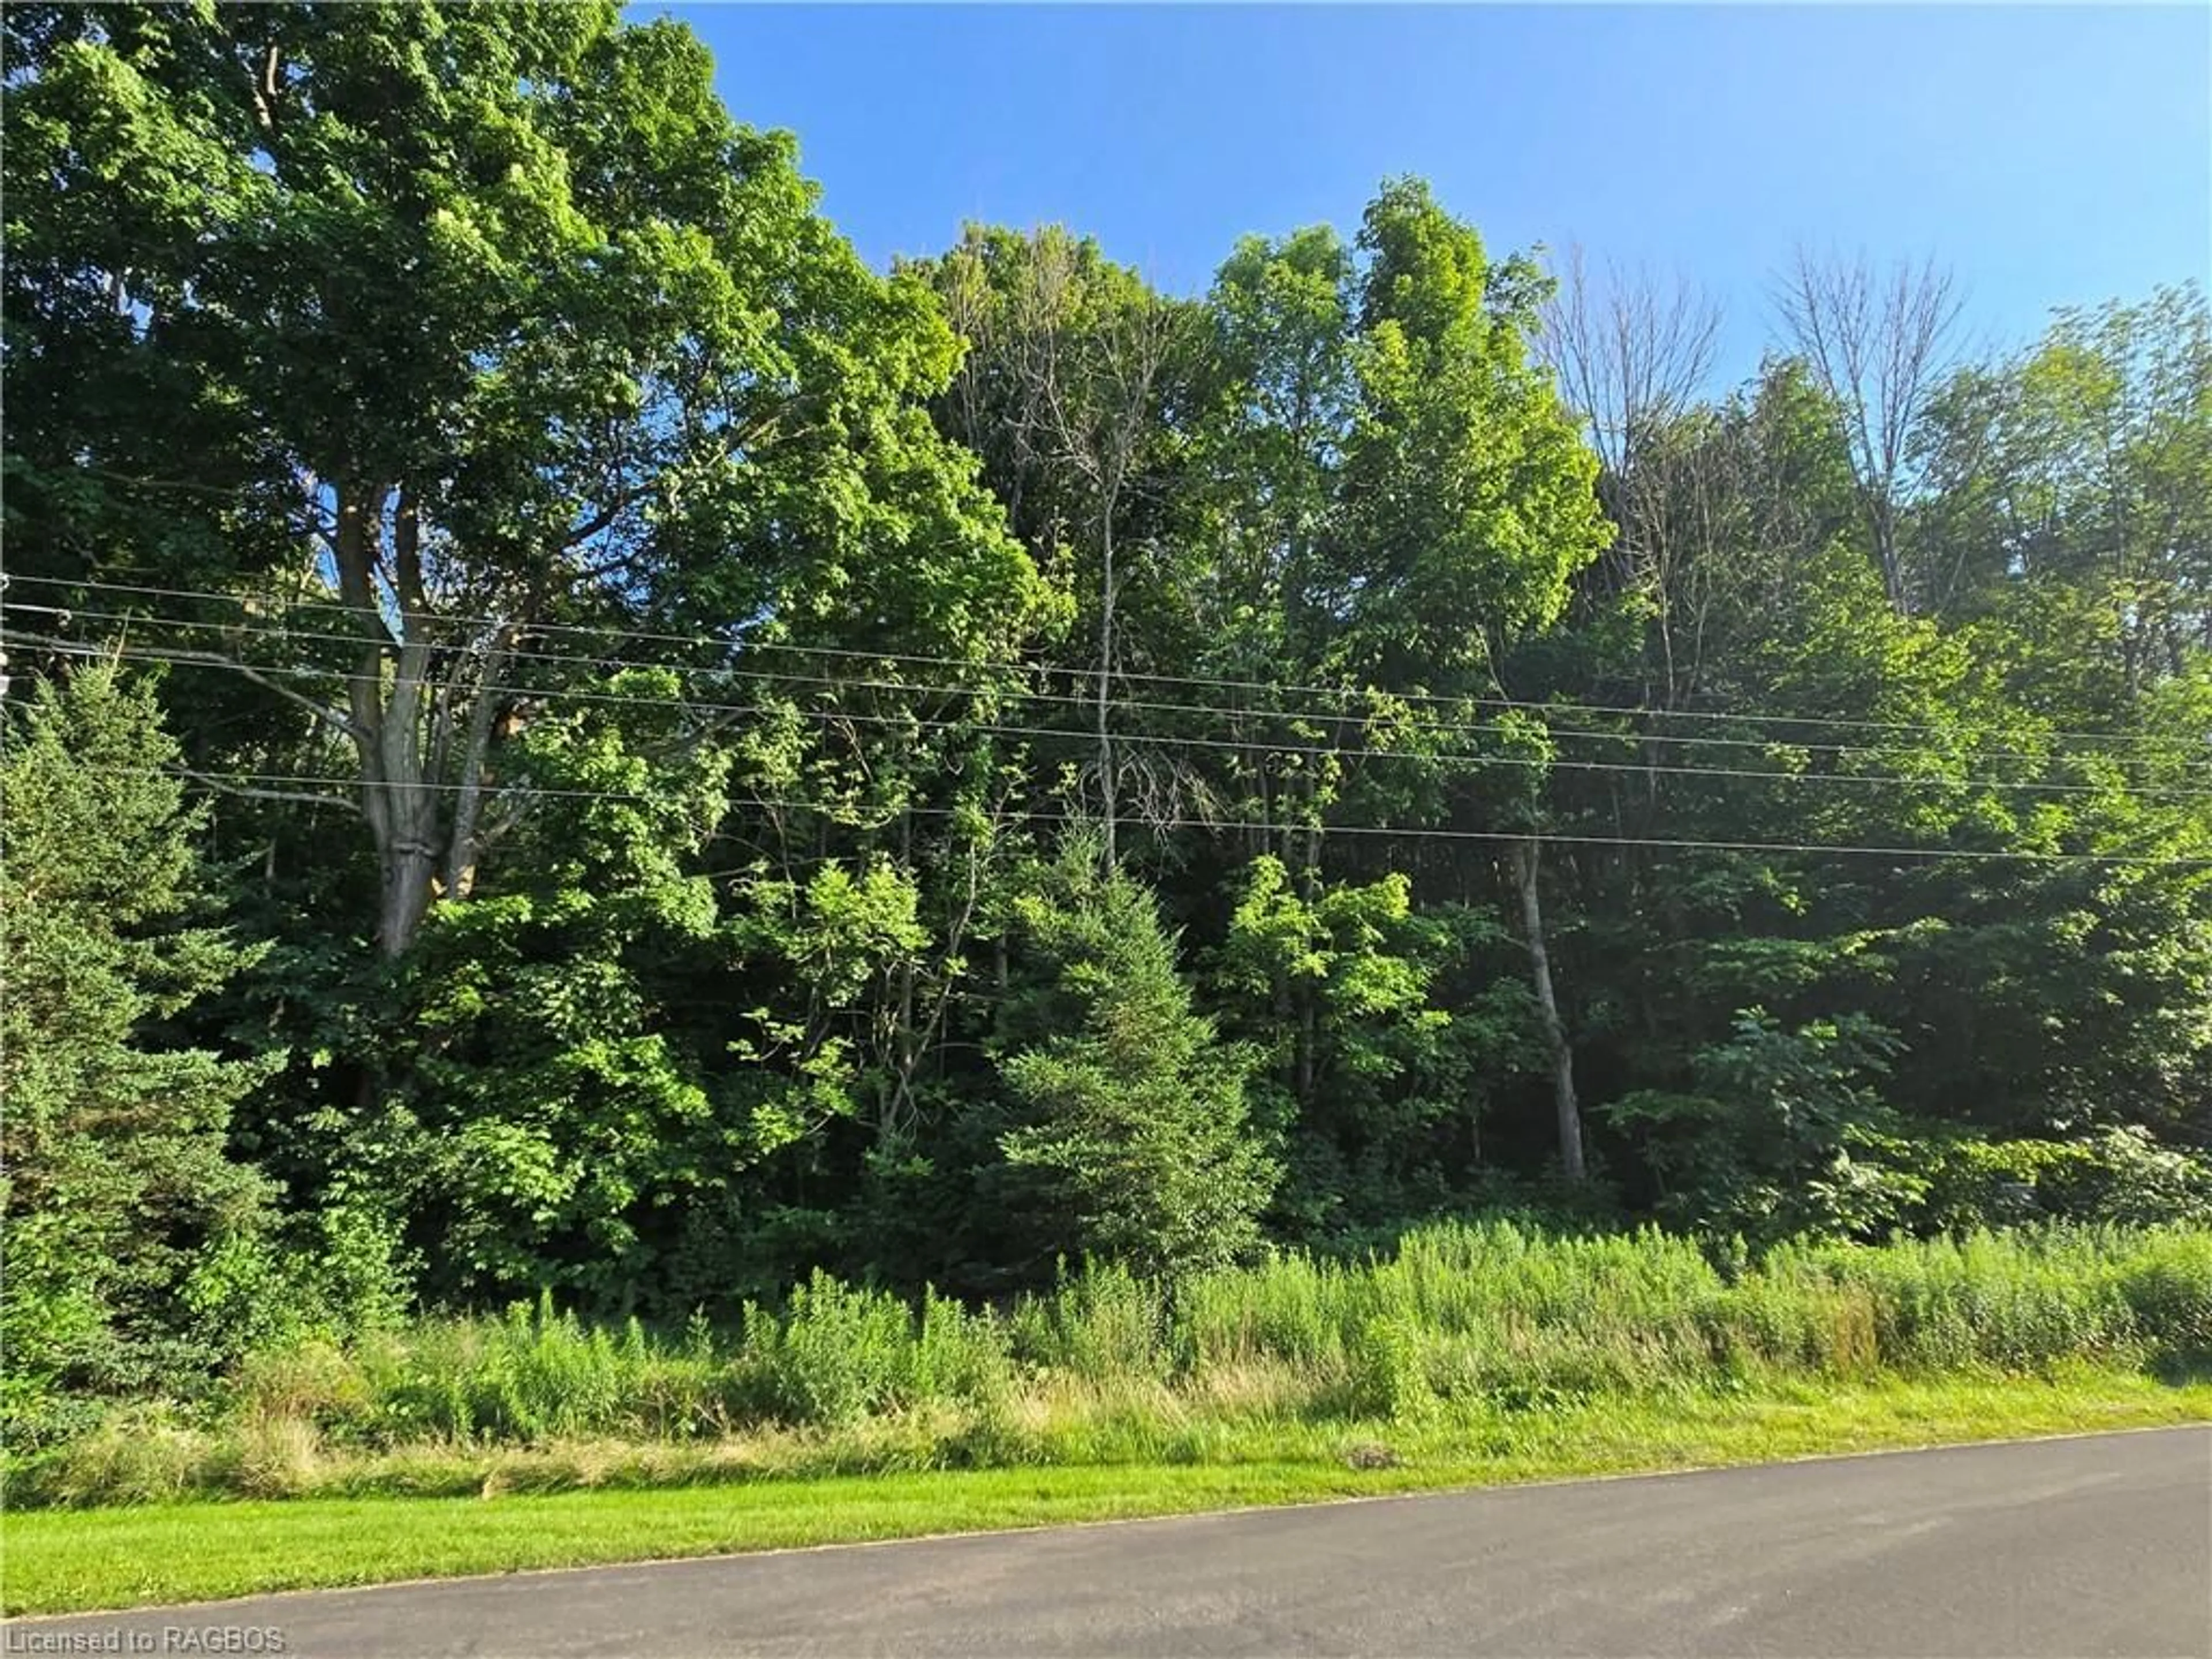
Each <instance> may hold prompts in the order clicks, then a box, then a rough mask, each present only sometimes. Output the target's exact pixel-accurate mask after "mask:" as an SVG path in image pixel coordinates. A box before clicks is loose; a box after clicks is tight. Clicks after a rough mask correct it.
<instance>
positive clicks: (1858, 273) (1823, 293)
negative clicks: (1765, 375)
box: [1776, 248, 1963, 613]
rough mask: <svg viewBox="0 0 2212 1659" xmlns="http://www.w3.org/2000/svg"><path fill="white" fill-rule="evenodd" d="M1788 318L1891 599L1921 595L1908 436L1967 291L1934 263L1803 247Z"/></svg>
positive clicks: (1939, 370) (1905, 604) (1785, 306)
mask: <svg viewBox="0 0 2212 1659" xmlns="http://www.w3.org/2000/svg"><path fill="white" fill-rule="evenodd" d="M1776 303H1777V307H1778V309H1779V311H1780V312H1781V313H1782V320H1783V322H1784V325H1785V326H1786V327H1787V328H1788V330H1789V331H1790V337H1791V339H1792V341H1793V342H1794V343H1796V347H1797V349H1798V351H1799V353H1800V354H1801V355H1802V356H1803V357H1804V359H1805V362H1806V363H1807V365H1808V367H1809V368H1811V369H1812V371H1813V373H1814V375H1815V376H1816V377H1817V378H1818V380H1819V381H1820V386H1821V389H1822V390H1823V391H1825V392H1826V393H1827V394H1828V396H1829V398H1831V399H1832V400H1833V402H1834V404H1835V405H1836V410H1837V416H1838V422H1840V424H1841V426H1842V428H1843V435H1844V440H1845V442H1846V444H1847V446H1848V447H1849V449H1850V458H1851V466H1852V470H1853V471H1855V472H1856V473H1857V479H1858V487H1859V495H1860V499H1861V501H1862V502H1863V505H1864V507H1865V510H1866V513H1867V518H1868V526H1869V529H1870V530H1871V532H1873V536H1874V543H1875V557H1876V558H1877V559H1878V560H1879V561H1880V562H1881V574H1882V584H1883V586H1884V587H1885V589H1886V590H1887V592H1888V594H1889V599H1890V603H1891V604H1892V605H1894V606H1895V607H1896V608H1897V609H1898V610H1899V611H1900V612H1906V613H1909V612H1910V611H1911V609H1912V605H1913V601H1914V599H1915V598H1916V595H1915V593H1914V592H1913V589H1914V586H1915V583H1914V581H1913V580H1912V577H1911V573H1910V572H1908V571H1907V570H1906V569H1905V560H1904V556H1903V553H1902V552H1901V550H1899V545H1898V534H1897V520H1898V516H1899V507H1901V505H1902V504H1903V501H1904V498H1905V495H1906V494H1907V492H1908V490H1909V489H1910V487H1911V483H1912V480H1911V478H1910V477H1908V475H1907V463H1908V460H1909V459H1910V456H1911V440H1912V435H1913V433H1914V432H1915V430H1916V429H1917V427H1918V424H1919V421H1920V417H1921V415H1922V413H1923V411H1924V410H1925V409H1926V407H1927V404H1928V401H1929V398H1930V397H1931V396H1932V395H1933V393H1934V392H1935V389H1936V385H1937V384H1938V383H1939V381H1940V380H1942V375H1943V374H1944V372H1945V370H1946V369H1947V368H1948V366H1949V364H1950V362H1951V357H1952V346H1953V342H1954V331H1955V329H1956V326H1957V324H1958V320H1959V313H1960V307H1961V306H1962V304H1963V300H1962V297H1961V295H1960V294H1959V292H1958V290H1957V288H1956V285H1955V284H1954V282H1953V281H1952V278H1951V276H1950V274H1949V273H1948V271H1944V270H1940V269H1938V268H1937V266H1936V264H1934V263H1933V262H1932V261H1929V262H1925V263H1923V264H1921V265H1919V266H1918V267H1917V268H1916V267H1914V266H1913V265H1911V264H1906V263H1903V262H1900V263H1899V264H1896V265H1894V266H1893V267H1891V269H1890V270H1888V271H1887V273H1877V272H1876V271H1875V270H1874V269H1873V268H1872V267H1871V266H1870V265H1869V264H1868V263H1867V262H1866V260H1865V259H1864V258H1859V259H1856V260H1852V261H1849V262H1846V261H1843V260H1839V259H1833V258H1830V259H1826V260H1822V259H1816V258H1814V257H1813V256H1812V255H1811V254H1810V253H1808V252H1806V251H1805V250H1804V249H1802V248H1800V249H1799V250H1798V252H1797V256H1796V263H1795V264H1793V265H1792V267H1791V268H1790V273H1789V275H1788V276H1787V277H1786V278H1785V280H1784V283H1783V285H1782V287H1781V289H1780V290H1779V291H1778V294H1777V296H1776Z"/></svg>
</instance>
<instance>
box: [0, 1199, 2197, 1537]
mask: <svg viewBox="0 0 2212 1659" xmlns="http://www.w3.org/2000/svg"><path fill="white" fill-rule="evenodd" d="M2208 1342H2212V1234H2208V1233H2207V1232H2205V1231H2203V1229H2201V1228H2200V1229H2187V1228H2177V1227H2162V1228H2130V1227H2112V1226H2103V1227H2063V1226H2062V1227H2045V1228H2039V1229H2033V1230H2022V1231H2015V1232H2010V1233H2002V1234H1988V1233H1979V1234H1971V1235H1967V1236H1965V1237H1960V1238H1959V1239H1955V1240H1939V1241H1933V1242H1911V1241H1899V1242H1893V1243H1887V1244H1883V1245H1877V1246H1869V1245H1857V1244H1844V1243H1827V1242H1814V1243H1785V1244H1781V1245H1778V1246H1776V1247H1774V1248H1772V1249H1769V1250H1767V1251H1765V1252H1764V1253H1763V1254H1762V1255H1760V1256H1759V1259H1758V1260H1757V1261H1753V1262H1749V1263H1747V1264H1745V1265H1744V1266H1743V1267H1741V1269H1740V1270H1739V1271H1737V1272H1736V1273H1734V1274H1731V1275H1723V1273H1720V1272H1719V1271H1717V1269H1716V1268H1715V1267H1713V1266H1712V1265H1711V1262H1710V1261H1708V1260H1707V1257H1706V1255H1705V1253H1704V1252H1702V1251H1701V1250H1700V1249H1699V1248H1698V1247H1697V1246H1696V1245H1695V1244H1694V1243H1692V1242H1691V1241H1688V1240H1686V1239H1680V1238H1674V1237H1668V1236H1666V1235H1664V1234H1662V1233H1659V1232H1656V1231H1650V1230H1646V1231H1642V1232H1639V1233H1637V1234H1634V1235H1625V1234H1624V1235H1613V1236H1583V1237H1547V1236H1545V1235H1543V1234H1541V1233H1538V1232H1535V1231H1530V1230H1528V1229H1523V1228H1520V1227H1516V1226H1514V1225H1510V1224H1507V1223H1499V1222H1492V1223H1485V1224H1482V1225H1473V1226H1444V1227H1437V1228H1431V1229H1429V1230H1426V1231H1421V1232H1419V1233H1415V1234H1412V1235H1409V1236H1408V1237H1407V1238H1406V1239H1405V1240H1404V1241H1403V1243H1402V1244H1401V1248H1400V1249H1398V1250H1397V1251H1396V1252H1395V1253H1394V1254H1392V1255H1389V1256H1384V1257H1378V1258H1376V1259H1373V1260H1370V1261H1365V1262H1361V1263H1357V1264H1352V1263H1346V1262H1341V1261H1322V1260H1319V1259H1316V1258H1314V1257H1311V1256H1308V1255H1295V1254H1294V1255H1283V1256H1279V1257H1277V1258H1275V1259H1273V1260H1271V1261H1267V1262H1264V1263H1261V1264H1257V1265H1255V1266H1253V1267H1247V1268H1230V1269H1221V1270H1217V1271H1215V1272H1212V1273H1204V1274H1200V1275H1197V1276H1195V1277H1194V1278H1191V1279H1186V1280H1184V1281H1182V1283H1180V1284H1178V1285H1175V1286H1173V1287H1172V1289H1170V1286H1169V1285H1166V1284H1165V1283H1164V1282H1163V1281H1159V1280H1156V1279H1140V1278H1139V1277H1137V1276H1135V1275H1133V1274H1132V1273H1129V1272H1128V1271H1127V1269H1125V1268H1121V1267H1097V1266H1092V1267H1085V1268H1084V1269H1083V1270H1081V1271H1079V1272H1074V1273H1063V1274H1062V1276H1061V1279H1060V1283H1059V1285H1057V1286H1056V1287H1054V1289H1053V1290H1052V1291H1048V1292H1046V1293H1042V1294H1040V1295H1036V1296H1031V1297H1023V1298H1021V1299H1019V1300H1018V1301H1017V1302H1016V1303H1015V1304H1013V1305H1012V1307H1011V1308H1010V1309H1009V1310H1006V1312H1004V1313H998V1312H992V1311H987V1310H983V1311H977V1310H967V1309H963V1308H962V1307H961V1306H959V1305H958V1304H955V1303H952V1302H950V1301H948V1300H946V1299H945V1298H942V1297H937V1296H935V1295H934V1294H929V1293H925V1294H924V1295H923V1296H921V1297H919V1298H916V1299H913V1300H908V1299H906V1298H902V1297H894V1296H891V1295H889V1294H887V1293H885V1292H884V1291H877V1290H871V1289H866V1288H861V1287H859V1286H854V1285H848V1284H845V1283H842V1282H841V1281H839V1280H837V1279H832V1278H829V1277H828V1276H827V1275H817V1276H815V1277H814V1278H812V1279H811V1280H810V1281H809V1282H807V1283H806V1284H805V1285H802V1286H800V1287H799V1289H797V1290H796V1291H793V1293H792V1294H791V1295H790V1296H789V1297H787V1298H785V1299H784V1301H783V1302H782V1303H781V1304H780V1305H778V1306H776V1307H774V1308H763V1307H762V1306H759V1305H748V1306H747V1307H746V1308H745V1309H744V1316H743V1320H742V1322H741V1323H738V1324H734V1325H732V1327H730V1328H727V1329H726V1330H721V1331H717V1330H716V1329H714V1328H712V1327H710V1326H709V1325H708V1324H707V1323H706V1322H704V1321H701V1320H695V1321H694V1322H692V1323H691V1325H690V1328H688V1329H687V1330H685V1331H684V1332H683V1333H682V1334H680V1335H679V1334H662V1333H655V1332H652V1331H648V1330H647V1329H645V1328H641V1327H640V1326H639V1325H638V1324H637V1323H636V1322H635V1321H632V1322H627V1323H623V1324H620V1325H613V1326H609V1325H593V1324H587V1323H586V1322H581V1321H580V1320H578V1319H577V1318H576V1317H574V1316H573V1315H571V1314H568V1313H566V1312H561V1311H556V1310H554V1309H553V1308H552V1307H551V1305H550V1304H549V1303H544V1302H541V1303H540V1304H538V1305H537V1306H536V1307H534V1308H533V1307H532V1306H530V1305H528V1304H518V1305H516V1306H514V1307H513V1308H511V1309H509V1310H507V1312H506V1313H505V1314H504V1315H502V1316H477V1317H472V1318H466V1319H451V1318H440V1319H430V1320H425V1321H420V1322H414V1323H411V1324H408V1325H405V1326H403V1327H400V1328H393V1329H391V1330H386V1331H381V1332H376V1333H371V1334H366V1335H363V1336H362V1337H359V1338H357V1339H356V1340H353V1341H351V1342H349V1343H348V1344H345V1345H343V1346H339V1345H336V1344H333V1343H331V1342H327V1341H307V1342H302V1343H299V1344H295V1345H294V1346H290V1347H288V1348H286V1349H284V1350H282V1351H279V1352H267V1353H262V1354H257V1355H255V1356H252V1358H250V1359H249V1360H248V1361H247V1363H246V1364H245V1365H244V1366H243V1367H242V1368H241V1369H240V1372H239V1374H238V1376H237V1378H236V1380H235V1383H234V1385H233V1386H232V1388H231V1389H229V1390H228V1394H227V1395H226V1397H225V1399H224V1401H223V1408H222V1415H221V1416H220V1418H218V1419H203V1423H202V1424H201V1425H195V1424H193V1423H192V1422H191V1421H190V1420H187V1419H183V1418H180V1417H179V1415H178V1414H177V1413H173V1412H165V1411H161V1410H141V1411H138V1412H137V1413H135V1414H130V1415H126V1416H125V1417H122V1418H118V1419H117V1420H116V1421H115V1422H114V1423H113V1424H112V1425H108V1426H107V1427H106V1428H105V1429H102V1430H99V1431H94V1432H92V1433H90V1434H88V1435H86V1436H84V1437H82V1438H81V1439H79V1440H78V1441H76V1442H75V1443H72V1444H70V1445H68V1446H66V1447H63V1448H59V1449H55V1450H54V1451H52V1452H51V1453H49V1454H47V1455H43V1456H41V1457H39V1458H37V1459H34V1460H32V1461H30V1462H27V1463H24V1464H21V1465H19V1467H18V1468H17V1470H16V1472H15V1477H14V1479H13V1480H12V1481H11V1495H15V1496H16V1497H17V1498H18V1501H25V1500H26V1499H27V1501H30V1502H33V1503H70V1504H76V1503H94V1502H108V1503H114V1502H138V1501H149V1500H159V1499H163V1498H175V1497H178V1496H181V1495H185V1494H187V1493H191V1492H258V1493H264V1494H270V1495H283V1494H286V1493H290V1492H302V1491H315V1490H326V1491H346V1490H359V1489H363V1488H364V1487H367V1488H373V1489H377V1490H391V1489H393V1488H394V1487H395V1486H398V1487H399V1488H401V1489H406V1488H407V1486H408V1483H410V1482H413V1483H416V1484H415V1486H414V1489H416V1490H422V1491H435V1492H446V1491H452V1492H460V1493H471V1492H477V1491H480V1490H483V1489H484V1488H485V1486H486V1484H487V1482H488V1481H490V1480H497V1479H500V1478H502V1477H501V1475H499V1474H490V1475H488V1474H486V1473H485V1471H486V1469H487V1468H489V1469H491V1470H493V1471H506V1472H512V1473H513V1478H515V1479H517V1480H520V1481H526V1480H543V1481H545V1482H547V1483H548V1484H551V1485H590V1484H599V1483H600V1482H603V1481H604V1482H610V1483H612V1484H623V1485H628V1484H654V1483H656V1482H657V1481H665V1480H697V1479H708V1480H712V1479H744V1478H753V1477H758V1476H762V1475H770V1474H826V1473H835V1472H850V1471H854V1470H868V1471H875V1472H884V1471H888V1470H894V1469H913V1468H949V1467H958V1466H963V1465H969V1464H973V1463H977V1462H983V1463H1035V1464H1045V1463H1079V1462H1164V1461H1177V1462H1187V1461H1211V1460H1213V1459H1216V1458H1218V1457H1224V1456H1226V1457H1231V1458H1241V1457H1250V1456H1269V1457H1273V1456H1279V1455H1282V1448H1283V1447H1285V1446H1297V1447H1314V1448H1325V1447H1327V1446H1328V1445H1330V1444H1332V1443H1340V1437H1341V1435H1342V1434H1343V1432H1344V1431H1358V1432H1360V1433H1362V1434H1364V1435H1373V1434H1376V1433H1381V1434H1384V1435H1387V1436H1389V1437H1390V1438H1391V1439H1392V1440H1394V1441H1401V1440H1402V1438H1404V1437H1412V1438H1414V1439H1416V1440H1419V1439H1421V1438H1423V1437H1428V1436H1431V1435H1434V1436H1438V1437H1443V1439H1445V1440H1449V1441H1451V1442H1453V1443H1465V1444H1467V1445H1468V1446H1469V1447H1472V1448H1474V1449H1480V1451H1481V1452H1482V1454H1483V1455H1486V1456H1495V1455H1501V1454H1503V1453H1504V1452H1506V1451H1508V1450H1510V1449H1513V1448H1515V1447H1516V1446H1518V1445H1519V1444H1520V1443H1522V1439H1523V1438H1524V1437H1539V1438H1541V1437H1543V1436H1545V1435H1547V1434H1549V1433H1553V1432H1556V1431H1558V1430H1559V1427H1560V1425H1562V1423H1563V1421H1564V1420H1565V1419H1566V1418H1567V1417H1568V1416H1569V1415H1570V1414H1571V1413H1574V1412H1576V1411H1577V1410H1581V1409H1595V1410H1600V1411H1602V1412H1604V1413H1607V1414H1608V1415H1612V1416H1614V1417H1616V1419H1618V1418H1619V1417H1620V1416H1623V1415H1625V1416H1626V1417H1627V1418H1628V1419H1631V1420H1635V1421H1639V1422H1641V1421H1644V1420H1647V1419H1648V1418H1649V1417H1650V1415H1651V1414H1652V1413H1654V1412H1656V1413H1657V1415H1658V1416H1659V1418H1660V1419H1662V1420H1664V1419H1665V1418H1666V1417H1667V1414H1668V1413H1675V1414H1677V1415H1681V1414H1688V1413H1694V1412H1695V1411H1696V1410H1697V1409H1698V1408H1699V1402H1701V1401H1702V1402H1708V1403H1714V1402H1721V1401H1726V1402H1729V1405H1730V1406H1731V1407H1739V1408H1740V1407H1741V1404H1742V1402H1743V1401H1744V1399H1745V1397H1746V1395H1747V1394H1752V1393H1757V1394H1761V1395H1771V1394H1773V1393H1775V1392H1776V1391H1778V1390H1780V1389H1790V1388H1792V1387H1798V1388H1802V1385H1804V1384H1806V1383H1819V1384H1820V1385H1822V1386H1823V1387H1825V1388H1829V1389H1832V1388H1835V1387H1837V1386H1838V1385H1842V1384H1846V1383H1862V1384H1875V1383H1883V1382H1885V1381H1887V1382H1895V1381H1896V1380H1898V1379H1900V1378H1907V1377H1910V1378H1919V1379H1928V1380H1934V1379H1942V1378H1981V1379H1984V1380H1993V1379H1996V1378H1999V1377H2003V1376H2015V1377H2016V1376H2037V1375H2051V1376H2063V1375H2072V1374H2078V1373H2079V1372H2080V1370H2081V1368H2082V1367H2084V1366H2093V1367H2101V1368H2104V1369H2105V1370H2107V1371H2110V1370H2115V1369H2125V1368H2130V1367H2138V1366H2142V1365H2146V1364H2148V1365H2153V1366H2155V1365H2158V1364H2162V1363H2165V1362H2166V1361H2169V1360H2172V1359H2177V1358H2186V1357H2187V1356H2189V1355H2191V1354H2192V1353H2196V1352H2201V1351H2202V1349H2203V1346H2204V1345H2205V1344H2206V1343H2208ZM1803 1408H1804V1407H1803V1405H1802V1400H1801V1401H1798V1403H1797V1404H1796V1406H1795V1407H1794V1408H1793V1409H1796V1410H1800V1411H1802V1409H1803ZM610 1442H619V1443H621V1444H620V1445H619V1446H616V1445H611V1444H610ZM666 1448H691V1449H695V1450H694V1452H693V1454H692V1455H689V1456H688V1457H671V1456H664V1455H660V1449H666ZM520 1452H532V1453H536V1454H540V1455H538V1457H537V1458H536V1460H535V1461H534V1462H533V1461H532V1460H531V1459H526V1458H523V1457H520V1456H516V1455H513V1454H515V1453H520ZM501 1453H504V1454H507V1455H489V1454H501ZM1316 1455H1318V1454H1316ZM533 1468H535V1469H536V1470H537V1473H536V1474H534V1475H533V1474H530V1473H529V1471H531V1470H532V1469H533Z"/></svg>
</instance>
